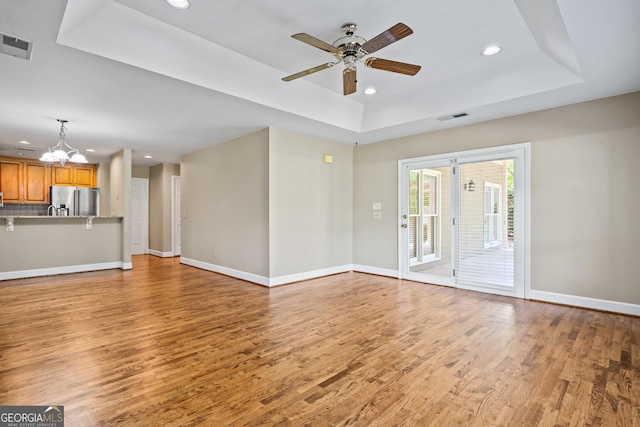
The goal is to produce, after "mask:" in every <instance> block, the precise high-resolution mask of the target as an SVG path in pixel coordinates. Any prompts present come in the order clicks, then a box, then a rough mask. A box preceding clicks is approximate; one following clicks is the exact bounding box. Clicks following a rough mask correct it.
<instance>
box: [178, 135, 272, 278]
mask: <svg viewBox="0 0 640 427" xmlns="http://www.w3.org/2000/svg"><path fill="white" fill-rule="evenodd" d="M268 159H269V131H268V129H263V130H260V131H257V132H254V133H251V134H249V135H245V136H242V137H239V138H236V139H233V140H231V141H228V142H225V143H222V144H217V145H214V146H212V147H209V148H206V149H204V150H200V151H197V152H194V153H191V154H187V155H185V156H183V157H182V159H181V164H180V175H181V183H182V212H183V214H184V215H183V218H182V231H181V232H182V257H184V258H188V259H192V260H196V261H200V262H205V263H209V264H214V265H217V266H221V267H225V268H230V269H234V270H238V271H242V272H246V273H250V274H255V275H259V276H263V277H267V276H268V275H269V229H268V226H269V164H268Z"/></svg>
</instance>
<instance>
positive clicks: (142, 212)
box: [131, 178, 149, 255]
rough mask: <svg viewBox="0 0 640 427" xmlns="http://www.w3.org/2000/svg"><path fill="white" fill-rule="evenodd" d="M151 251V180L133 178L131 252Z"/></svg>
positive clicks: (133, 253) (134, 253) (142, 252)
mask: <svg viewBox="0 0 640 427" xmlns="http://www.w3.org/2000/svg"><path fill="white" fill-rule="evenodd" d="M147 253H149V180H148V179H145V178H132V179H131V254H132V255H139V254H147Z"/></svg>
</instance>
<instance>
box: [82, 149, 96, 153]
mask: <svg viewBox="0 0 640 427" xmlns="http://www.w3.org/2000/svg"><path fill="white" fill-rule="evenodd" d="M84 151H88V152H90V153H95V152H96V150H94V149H93V148H87V149H86V150H84Z"/></svg>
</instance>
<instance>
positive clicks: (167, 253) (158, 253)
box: [149, 249, 173, 258]
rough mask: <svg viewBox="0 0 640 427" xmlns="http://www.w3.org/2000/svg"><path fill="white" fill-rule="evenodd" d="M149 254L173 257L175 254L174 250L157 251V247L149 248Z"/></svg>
mask: <svg viewBox="0 0 640 427" xmlns="http://www.w3.org/2000/svg"><path fill="white" fill-rule="evenodd" d="M149 255H153V256H157V257H160V258H171V257H172V256H173V252H161V251H156V250H155V249H149Z"/></svg>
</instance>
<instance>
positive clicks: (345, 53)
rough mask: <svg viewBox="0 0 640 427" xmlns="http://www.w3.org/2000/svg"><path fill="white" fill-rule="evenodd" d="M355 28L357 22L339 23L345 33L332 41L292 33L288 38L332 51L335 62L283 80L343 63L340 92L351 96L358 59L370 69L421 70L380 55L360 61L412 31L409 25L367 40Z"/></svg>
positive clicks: (400, 71)
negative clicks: (327, 41)
mask: <svg viewBox="0 0 640 427" xmlns="http://www.w3.org/2000/svg"><path fill="white" fill-rule="evenodd" d="M357 28H358V25H357V24H356V23H354V22H347V23H346V24H344V25H343V26H342V31H343V32H344V33H345V36H344V37H341V38H339V39H338V40H336V41H335V42H333V44H329V43H326V42H323V41H322V40H319V39H317V38H315V37H313V36H310V35H309V34H306V33H298V34H294V35H292V36H291V37H293V38H294V39H296V40H300V41H301V42H303V43H307V44H309V45H311V46H313V47H316V48H318V49H322V50H324V51H325V52H329V53H331V54H333V56H335V57H336V59H337V61H336V62H327V63H326V64H322V65H318V66H317V67H313V68H309V69H308V70H304V71H300V72H299V73H296V74H292V75H290V76H287V77H283V78H282V80H284V81H285V82H290V81H291V80H295V79H297V78H300V77H304V76H308V75H309V74H313V73H316V72H318V71H322V70H326V69H327V68H331V67H333V66H334V65H337V64H339V63H341V62H342V63H344V65H345V68H344V70H343V71H342V83H343V93H344V94H345V95H350V94H352V93H354V92H355V91H356V83H357V80H356V63H357V62H358V61H361V62H364V65H366V66H367V67H369V68H375V69H377V70H384V71H391V72H394V73H400V74H406V75H409V76H414V75H416V73H417V72H418V71H420V68H421V67H420V66H419V65H413V64H407V63H405V62H396V61H391V60H388V59H382V58H367V59H365V60H362V58H363V57H365V56H366V55H369V54H371V53H373V52H375V51H378V50H380V49H382V48H383V47H386V46H389V45H390V44H392V43H395V42H397V41H398V40H400V39H403V38H405V37H407V36H409V35H411V34H413V30H412V29H411V28H409V27H408V26H406V25H405V24H403V23H398V24H396V25H394V26H393V27H391V28H389V29H388V30H386V31H384V32H382V33H381V34H378V35H377V36H375V37H374V38H372V39H371V40H369V41H367V40H365V39H364V38H362V37H360V36H356V35H354V33H355V31H356V29H357Z"/></svg>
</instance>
